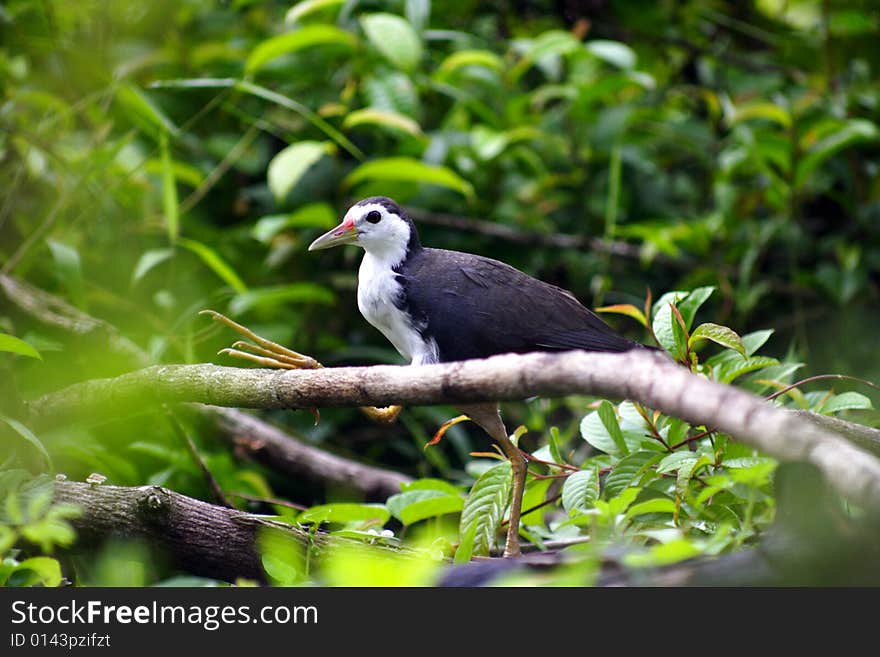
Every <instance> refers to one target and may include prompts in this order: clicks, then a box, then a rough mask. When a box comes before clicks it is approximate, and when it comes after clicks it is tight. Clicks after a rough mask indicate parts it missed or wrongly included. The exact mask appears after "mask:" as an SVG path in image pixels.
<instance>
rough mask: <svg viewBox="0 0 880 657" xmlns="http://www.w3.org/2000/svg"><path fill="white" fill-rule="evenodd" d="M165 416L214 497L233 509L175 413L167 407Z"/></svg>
mask: <svg viewBox="0 0 880 657" xmlns="http://www.w3.org/2000/svg"><path fill="white" fill-rule="evenodd" d="M165 414H166V416H167V417H168V423H169V424H170V425H171V429H172V430H173V431H174V433H175V435H176V436H177V437H178V439H179V440H180V441H181V442H182V443H183V444H184V446H185V447H186V449H187V451H188V452H189V454H190V456H192V459H193V461H195V464H196V466H197V467H198V469H199V470H200V471H201V473H202V476H203V477H204V478H205V481H207V482H208V488H210V489H211V494H212V495H213V496H214V499H215V500H216V501H217V502H219V503H220V504H221V505H223V506H225V507H227V508H230V509H231V508H233V505H232V502H230V501H229V498H228V497H226V493H224V492H223V488H222V487H221V486H220V482H218V481H217V479H216V478H215V477H214V475H213V474H212V473H211V470H210V469H209V468H208V464H207V463H205V459H203V458H202V455H201V454H199V450H198V448H197V447H196V444H195V443H194V442H193V441H192V438H190V437H189V434H187V432H186V430H185V429H184V428H183V426H182V425H181V424H180V421H179V420H178V419H177V418H176V417H175V416H174V412H173V411H172V410H171V409H170V408H169V407H168V406H166V407H165Z"/></svg>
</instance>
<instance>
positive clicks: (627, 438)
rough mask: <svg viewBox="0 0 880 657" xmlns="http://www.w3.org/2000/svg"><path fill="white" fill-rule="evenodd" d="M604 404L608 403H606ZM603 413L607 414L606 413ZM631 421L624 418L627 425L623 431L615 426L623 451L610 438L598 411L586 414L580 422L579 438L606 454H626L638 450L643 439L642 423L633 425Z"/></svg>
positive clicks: (628, 418)
mask: <svg viewBox="0 0 880 657" xmlns="http://www.w3.org/2000/svg"><path fill="white" fill-rule="evenodd" d="M605 403H609V402H607V401H606V402H605ZM600 408H601V406H600ZM605 412H606V413H607V411H605ZM631 420H632V418H630V417H627V418H625V421H626V425H627V429H625V430H623V429H621V428H620V425H619V424H618V425H617V426H618V430H619V431H620V432H621V434H622V436H623V440H624V444H625V446H626V450H625V451H623V450H621V446H620V445H619V444H618V443H617V442H616V441H615V439H614V437H612V435H611V433H610V432H609V430H608V428H607V427H606V426H605V423H604V422H603V420H602V417H601V416H600V415H599V412H598V411H594V412H592V413H587V415H585V416H584V418H583V419H582V420H581V424H580V430H581V437H582V438H583V439H584V440H586V441H587V442H588V443H590V445H592V446H593V447H595V448H596V449H598V450H601V451H603V452H605V453H606V454H626V453H628V452H630V451H632V450H633V449H638V447H639V445H640V444H641V442H642V440H644V439H645V436H644V423H642V424H640V425H635V424H633V422H632V421H631ZM617 438H618V439H619V438H620V436H617Z"/></svg>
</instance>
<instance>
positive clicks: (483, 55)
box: [435, 50, 504, 80]
mask: <svg viewBox="0 0 880 657" xmlns="http://www.w3.org/2000/svg"><path fill="white" fill-rule="evenodd" d="M469 66H478V67H480V68H487V69H489V70H492V71H498V72H500V71H503V70H504V60H503V59H501V57H499V56H498V55H496V54H495V53H494V52H491V51H490V50H459V51H457V52H454V53H452V54H451V55H449V56H448V57H447V58H446V59H444V60H443V62H442V63H441V64H440V66H439V67H438V68H437V72H436V73H435V76H436V77H437V79H439V80H447V79H449V78H450V77H452V75H453V74H454V73H455V72H456V71H458V70H459V69H462V68H467V67H469Z"/></svg>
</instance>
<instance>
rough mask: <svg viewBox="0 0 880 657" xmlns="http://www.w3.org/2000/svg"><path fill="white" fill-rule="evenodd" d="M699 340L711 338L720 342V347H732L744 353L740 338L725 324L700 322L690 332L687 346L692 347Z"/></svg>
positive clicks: (717, 342)
mask: <svg viewBox="0 0 880 657" xmlns="http://www.w3.org/2000/svg"><path fill="white" fill-rule="evenodd" d="M700 340H711V341H712V342H715V343H716V344H720V345H721V346H722V347H727V348H728V349H733V350H734V351H736V352H738V353H740V354H742V355H743V356H745V355H746V348H745V346H744V345H743V341H742V338H740V337H739V335H737V334H736V332H735V331H733V330H732V329H729V328H727V327H726V326H721V325H720V324H712V323H711V322H706V323H704V324H700V325H699V326H698V327H697V328H695V329H694V332H693V333H691V337H690V339H689V340H688V346H689V347H693V346H694V344H696V343H697V342H698V341H700Z"/></svg>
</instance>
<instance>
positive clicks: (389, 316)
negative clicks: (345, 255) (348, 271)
mask: <svg viewBox="0 0 880 657" xmlns="http://www.w3.org/2000/svg"><path fill="white" fill-rule="evenodd" d="M405 257H406V245H405V244H404V245H403V246H402V249H387V250H384V249H374V248H370V249H369V250H367V251H366V253H365V254H364V259H363V260H362V261H361V266H360V270H359V271H358V293H357V300H358V310H360V311H361V314H362V315H363V316H364V319H366V320H367V321H368V322H369V323H370V324H372V325H373V326H374V327H376V328H377V329H379V331H380V332H381V333H382V335H384V336H385V337H386V338H387V339H388V341H389V342H390V343H391V344H393V345H394V348H395V349H397V351H398V353H400V355H401V356H403V357H404V358H405V359H406V360H408V361H409V362H410V363H412V364H413V365H422V364H426V363H436V362H437V360H438V351H437V343H436V342H435V341H434V340H427V341H426V340H425V339H423V338H422V336H421V334H420V333H419V328H424V327H418V326H416V325H415V324H414V323H413V320H412V318H411V317H410V316H409V314H408V313H406V312H405V311H403V310H401V309H400V308H398V307H397V305H395V301H397V302H399V301H400V299H401V295H402V294H403V288H402V287H401V285H400V283H399V282H398V281H397V273H396V272H395V271H394V267H396V266H397V265H399V264H400V263H401V262H402V261H403V259H404V258H405Z"/></svg>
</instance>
